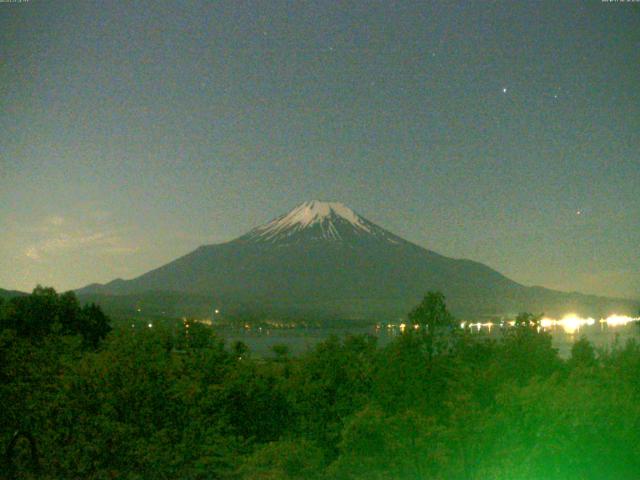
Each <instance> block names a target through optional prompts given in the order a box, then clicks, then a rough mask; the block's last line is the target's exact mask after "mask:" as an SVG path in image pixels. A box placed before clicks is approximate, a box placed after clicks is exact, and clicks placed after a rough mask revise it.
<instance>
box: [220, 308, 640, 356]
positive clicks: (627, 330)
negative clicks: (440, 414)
mask: <svg viewBox="0 0 640 480" xmlns="http://www.w3.org/2000/svg"><path fill="white" fill-rule="evenodd" d="M637 321H640V317H637V318H634V317H629V316H625V315H617V314H613V315H610V316H608V317H606V318H601V319H600V320H596V319H594V318H590V317H587V318H583V317H580V316H578V315H576V314H567V315H565V316H563V317H562V318H559V319H555V318H550V317H544V318H542V319H541V320H540V327H539V328H540V329H542V330H546V331H548V332H550V333H551V335H552V338H553V344H554V346H555V347H556V348H558V350H559V353H560V355H561V356H563V357H567V356H569V355H570V351H571V345H572V344H573V342H575V341H576V340H577V339H578V338H579V337H581V336H583V335H584V336H586V337H587V339H588V340H589V341H591V342H592V343H593V344H594V345H595V346H596V347H605V346H608V345H611V344H612V343H613V342H615V341H620V342H624V341H626V339H628V338H631V337H634V336H637V335H638V334H640V329H638V328H637V326H636V325H637V324H636V323H635V322H637ZM507 325H510V326H513V325H515V322H514V321H513V320H511V321H503V322H461V324H460V326H461V327H462V328H468V329H470V330H471V331H472V332H474V333H477V334H479V335H492V336H493V335H500V331H501V327H504V326H507ZM407 328H410V325H408V324H405V323H402V322H398V323H395V324H394V323H389V324H383V325H381V324H378V325H372V326H371V327H352V328H346V327H345V328H289V329H286V328H282V329H280V328H273V329H271V328H262V327H259V328H255V329H249V328H245V329H244V330H241V331H238V330H233V331H229V330H221V331H219V333H220V334H221V335H222V336H223V337H224V338H226V340H227V342H229V343H231V342H233V341H235V340H241V341H242V342H244V343H246V344H247V345H248V346H249V348H250V349H251V351H252V352H253V353H254V354H255V355H257V356H270V355H272V350H271V349H272V347H273V346H274V345H287V346H288V347H289V350H290V352H291V354H293V355H297V354H300V353H303V352H305V351H306V350H308V349H310V348H313V346H314V345H316V344H317V343H319V342H321V341H324V340H326V339H327V338H328V337H329V336H331V335H336V336H338V337H344V336H345V335H350V334H351V335H353V334H363V333H364V334H370V335H374V336H376V337H377V338H378V345H380V346H384V345H386V344H387V343H389V342H390V341H391V340H392V339H393V338H394V337H395V336H397V335H398V334H400V333H401V332H403V331H405V330H406V329H407ZM414 328H416V326H414Z"/></svg>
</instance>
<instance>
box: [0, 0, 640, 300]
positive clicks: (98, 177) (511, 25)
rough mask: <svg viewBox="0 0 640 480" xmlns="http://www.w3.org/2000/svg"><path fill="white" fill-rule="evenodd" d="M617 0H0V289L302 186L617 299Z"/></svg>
mask: <svg viewBox="0 0 640 480" xmlns="http://www.w3.org/2000/svg"><path fill="white" fill-rule="evenodd" d="M638 7H639V5H638V4H632V3H626V2H616V3H612V2H600V1H597V2H593V3H579V4H575V5H562V8H560V5H558V4H557V2H539V3H531V2H516V3H509V4H506V3H494V4H480V3H478V4H469V3H447V4H431V5H424V4H417V3H416V4H414V3H408V2H407V3H403V4H393V3H391V2H388V3H387V2H382V3H372V4H369V3H367V4H349V5H343V4H330V3H324V2H315V3H308V4H297V3H296V4H289V3H286V2H277V1H276V2H268V3H259V2H246V3H237V2H232V3H224V2H222V3H217V4H201V3H186V4H183V3H178V2H174V1H167V0H162V1H157V2H153V3H144V2H136V3H134V4H122V3H107V4H104V3H98V2H81V3H73V2H68V3H67V2H65V3H46V4H45V3H40V2H36V1H31V2H23V3H2V4H0V55H2V58H3V59H5V61H4V63H3V65H2V68H1V69H0V79H1V81H2V85H3V89H2V95H1V96H0V106H1V107H2V108H1V110H0V111H1V112H2V113H1V114H0V127H1V128H0V145H1V146H2V147H1V148H0V229H1V230H2V232H3V235H2V236H0V287H2V288H6V289H18V290H24V291H29V290H31V289H32V288H33V287H34V286H35V285H36V284H43V285H51V286H54V287H55V288H57V289H59V290H67V289H75V288H79V287H82V286H85V285H87V284H90V283H94V282H99V283H105V282H108V281H111V280H113V279H115V278H132V277H135V276H137V275H140V274H142V273H144V272H146V271H148V270H150V269H153V268H156V267H159V266H160V265H163V264H165V263H167V262H169V261H171V260H173V259H175V258H177V257H179V256H181V255H184V254H186V253H188V252H190V251H192V250H193V249H195V248H196V247H198V246H199V245H203V244H214V243H220V242H223V241H228V240H231V239H233V238H235V237H237V236H239V235H241V234H243V233H246V232H247V231H248V230H250V229H251V228H253V227H255V226H257V225H260V224H263V223H266V222H267V221H269V220H270V219H272V218H274V217H276V216H278V215H280V214H283V213H285V212H287V211H288V210H290V209H291V208H293V207H294V206H296V205H298V204H299V203H301V202H303V201H305V200H310V199H314V198H319V199H325V200H335V201H339V202H342V203H344V204H346V205H347V206H349V207H350V208H352V209H353V210H355V211H356V212H358V213H360V214H361V215H363V216H364V217H366V218H367V219H369V220H371V221H372V222H374V223H376V224H378V225H380V226H381V227H383V228H385V229H387V230H390V231H391V232H393V233H395V234H397V235H399V236H401V237H403V238H405V239H407V240H409V241H411V242H414V243H416V244H418V245H420V246H423V247H425V248H427V249H429V250H433V251H435V252H438V253H440V254H442V255H445V256H449V257H453V258H468V259H472V260H474V261H477V262H481V263H484V264H486V265H488V266H490V267H491V268H493V269H495V270H497V271H498V272H500V273H502V274H504V275H505V276H507V277H509V278H510V279H512V280H514V281H517V282H519V283H522V284H525V285H542V286H545V287H548V288H552V289H557V290H562V291H579V292H583V293H592V294H597V295H606V296H615V297H624V298H632V299H638V298H639V297H640V256H638V246H639V245H640V222H638V218H640V196H639V195H638V194H637V185H638V184H639V181H640V140H639V137H638V133H637V132H638V131H640V111H639V109H640V90H639V89H638V87H637V82H638V72H637V65H638V64H640V48H638V47H640V28H638V20H637V19H638V11H639V10H638Z"/></svg>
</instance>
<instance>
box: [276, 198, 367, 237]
mask: <svg viewBox="0 0 640 480" xmlns="http://www.w3.org/2000/svg"><path fill="white" fill-rule="evenodd" d="M332 215H336V216H338V217H340V218H342V219H344V220H346V221H347V222H349V223H350V224H352V225H353V226H354V227H356V228H359V229H361V230H364V231H366V232H368V231H369V227H368V226H367V225H366V224H365V223H364V221H362V219H361V218H360V217H359V216H358V215H357V214H356V213H355V212H354V211H353V210H351V209H350V208H349V207H347V206H345V205H344V204H342V203H338V202H320V201H318V200H312V201H310V202H304V203H303V204H301V205H298V206H297V207H296V208H294V209H293V210H291V211H290V212H289V213H287V214H286V215H284V216H283V217H280V218H278V219H276V220H274V221H273V222H271V223H270V224H268V225H271V226H272V227H274V228H275V227H277V228H291V227H295V226H296V225H299V226H300V227H303V228H304V227H308V226H309V225H313V224H314V223H321V222H322V221H324V220H325V219H327V218H330V217H331V216H332Z"/></svg>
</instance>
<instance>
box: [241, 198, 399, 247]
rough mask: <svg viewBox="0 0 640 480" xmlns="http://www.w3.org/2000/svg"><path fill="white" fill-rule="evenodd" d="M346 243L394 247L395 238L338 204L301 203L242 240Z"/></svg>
mask: <svg viewBox="0 0 640 480" xmlns="http://www.w3.org/2000/svg"><path fill="white" fill-rule="evenodd" d="M300 234H304V238H305V239H306V240H347V239H348V238H353V236H354V235H355V236H356V237H359V238H362V237H376V238H378V239H385V240H388V241H390V242H392V243H397V240H396V239H395V235H393V234H390V233H389V232H387V231H386V230H383V229H382V228H380V227H378V226H376V225H374V224H373V223H371V222H369V221H368V220H366V219H364V218H363V217H361V216H360V215H358V214H357V213H355V212H354V211H353V210H351V209H350V208H349V207H347V206H345V205H344V204H342V203H338V202H321V201H318V200H312V201H309V202H304V203H302V204H300V205H298V206H297V207H296V208H294V209H293V210H291V211H290V212H289V213H286V214H284V215H282V216H280V217H278V218H276V219H275V220H272V221H271V222H269V223H267V224H265V225H262V226H260V227H257V228H255V229H253V230H252V231H251V232H249V233H248V234H247V235H246V236H245V237H243V238H244V239H246V240H251V241H260V242H263V241H267V242H280V241H286V242H287V243H289V242H291V241H299V240H302V237H300Z"/></svg>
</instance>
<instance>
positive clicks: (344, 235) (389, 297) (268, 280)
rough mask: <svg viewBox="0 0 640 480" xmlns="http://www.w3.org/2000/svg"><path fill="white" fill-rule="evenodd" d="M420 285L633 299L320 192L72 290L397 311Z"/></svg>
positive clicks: (499, 297)
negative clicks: (466, 251)
mask: <svg viewBox="0 0 640 480" xmlns="http://www.w3.org/2000/svg"><path fill="white" fill-rule="evenodd" d="M428 290H440V291H442V292H444V294H445V295H446V296H447V301H448V304H449V305H450V307H451V308H452V310H453V311H454V313H457V314H459V315H494V314H504V313H515V312H518V311H521V310H531V311H544V312H546V313H549V314H552V313H565V312H566V311H567V309H572V310H577V311H579V312H585V313H592V314H600V312H601V311H602V312H603V313H606V312H605V310H609V309H611V308H614V307H615V308H616V309H618V310H620V309H625V310H626V309H627V308H632V307H631V306H630V305H626V304H625V302H623V301H612V300H609V299H599V298H597V297H590V296H584V295H579V294H564V293H560V292H554V291H551V290H545V289H540V288H529V287H524V286H522V285H520V284H518V283H516V282H514V281H512V280H509V279H508V278H506V277H505V276H503V275H501V274H500V273H498V272H496V271H495V270H492V269H491V268H489V267H487V266H485V265H482V264H480V263H477V262H473V261H470V260H458V259H451V258H447V257H444V256H442V255H439V254H437V253H435V252H432V251H429V250H426V249H424V248H422V247H419V246H417V245H415V244H412V243H410V242H408V241H406V240H404V239H402V238H400V237H398V236H396V235H394V234H393V233H391V232H389V231H387V230H385V229H383V228H381V227H379V226H377V225H375V224H374V223H372V222H370V221H368V220H367V219H365V218H363V217H361V216H360V215H358V214H356V213H355V212H353V211H352V210H350V209H349V208H348V207H346V206H344V205H342V204H339V203H325V202H318V201H313V202H305V203H303V204H302V205H300V206H298V207H296V208H295V209H293V210H292V211H291V212H289V213H287V214H285V215H282V216H280V217H278V218H276V219H274V220H272V221H271V222H269V223H267V224H265V225H262V226H260V227H257V228H255V229H253V230H251V231H250V232H248V233H247V234H245V235H243V236H241V237H239V238H237V239H235V240H233V241H230V242H226V243H222V244H217V245H208V246H203V247H200V248H198V249H196V250H195V251H193V252H191V253H189V254H187V255H185V256H183V257H181V258H179V259H177V260H175V261H173V262H170V263H168V264H166V265H164V266H161V267H160V268H157V269H155V270H152V271H150V272H148V273H145V274H144V275H141V276H140V277H137V278H134V279H132V280H128V281H127V280H116V281H113V282H111V283H109V284H106V285H104V286H99V285H91V286H89V287H85V289H82V290H80V291H79V292H78V293H79V294H81V295H87V294H92V295H94V296H95V295H105V294H107V295H132V294H141V293H144V292H181V293H183V294H185V295H193V296H196V295H197V296H199V297H200V298H203V296H204V298H210V299H211V302H215V303H216V304H221V305H245V306H248V307H251V308H256V309H260V310H261V311H263V312H276V313H292V312H295V313H296V314H317V315H333V316H343V317H379V316H393V317H397V316H398V315H402V314H404V313H406V312H407V311H408V309H409V308H411V306H413V305H414V304H416V303H417V302H418V301H419V300H420V298H421V296H422V295H423V294H424V293H425V292H426V291H428ZM204 303H205V304H206V305H203V308H206V309H209V308H210V307H211V303H210V302H204ZM620 311H622V310H620Z"/></svg>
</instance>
